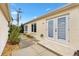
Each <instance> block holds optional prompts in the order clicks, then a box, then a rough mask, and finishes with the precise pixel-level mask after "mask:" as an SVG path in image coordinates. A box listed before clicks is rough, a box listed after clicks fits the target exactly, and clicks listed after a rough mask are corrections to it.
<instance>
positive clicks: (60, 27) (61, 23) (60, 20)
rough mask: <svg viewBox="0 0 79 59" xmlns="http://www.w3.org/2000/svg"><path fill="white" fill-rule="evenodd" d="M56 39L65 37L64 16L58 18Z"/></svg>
mask: <svg viewBox="0 0 79 59" xmlns="http://www.w3.org/2000/svg"><path fill="white" fill-rule="evenodd" d="M58 39H64V40H65V39H66V17H61V18H58Z"/></svg>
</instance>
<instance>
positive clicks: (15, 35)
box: [8, 25, 20, 44]
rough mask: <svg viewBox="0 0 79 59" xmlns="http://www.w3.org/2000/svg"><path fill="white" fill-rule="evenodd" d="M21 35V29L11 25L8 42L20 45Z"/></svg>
mask: <svg viewBox="0 0 79 59" xmlns="http://www.w3.org/2000/svg"><path fill="white" fill-rule="evenodd" d="M19 35H20V28H19V27H18V26H16V25H10V31H9V41H8V42H9V43H10V44H18V43H19V41H20V38H19Z"/></svg>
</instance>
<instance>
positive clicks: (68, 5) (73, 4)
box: [24, 3, 79, 25]
mask: <svg viewBox="0 0 79 59" xmlns="http://www.w3.org/2000/svg"><path fill="white" fill-rule="evenodd" d="M77 5H79V4H78V3H70V4H66V5H64V6H61V7H59V8H56V9H55V10H52V11H49V12H48V13H46V14H43V15H41V16H39V17H37V18H36V19H33V20H31V21H28V22H26V23H24V25H25V24H28V23H30V22H33V21H36V20H38V19H41V18H44V17H46V16H47V15H51V14H54V13H56V12H59V11H60V10H63V9H64V10H65V9H68V8H71V7H73V6H77Z"/></svg>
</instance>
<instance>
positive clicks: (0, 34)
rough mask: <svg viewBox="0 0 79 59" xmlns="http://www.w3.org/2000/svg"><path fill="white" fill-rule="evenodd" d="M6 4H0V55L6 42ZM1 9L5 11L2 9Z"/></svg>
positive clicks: (7, 28)
mask: <svg viewBox="0 0 79 59" xmlns="http://www.w3.org/2000/svg"><path fill="white" fill-rule="evenodd" d="M6 6H7V5H6ZM6 6H4V4H0V55H1V54H2V52H3V50H4V47H5V45H6V42H7V40H8V30H9V27H8V21H9V20H10V19H8V18H9V16H8V15H7V14H8V12H7V11H6V10H7V7H6ZM4 7H6V8H4ZM3 9H4V11H5V12H4V11H3ZM5 13H6V15H5ZM6 16H7V17H6Z"/></svg>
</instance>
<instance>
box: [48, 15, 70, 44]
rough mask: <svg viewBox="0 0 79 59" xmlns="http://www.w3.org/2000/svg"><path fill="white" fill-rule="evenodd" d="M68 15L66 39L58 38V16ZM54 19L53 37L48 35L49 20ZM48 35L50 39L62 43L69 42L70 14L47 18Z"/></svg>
mask: <svg viewBox="0 0 79 59" xmlns="http://www.w3.org/2000/svg"><path fill="white" fill-rule="evenodd" d="M62 17H66V39H65V40H63V39H58V18H62ZM51 20H53V37H49V36H48V21H51ZM47 37H48V39H51V40H55V41H58V42H62V43H68V41H69V15H63V16H60V17H57V18H53V19H49V20H47Z"/></svg>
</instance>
